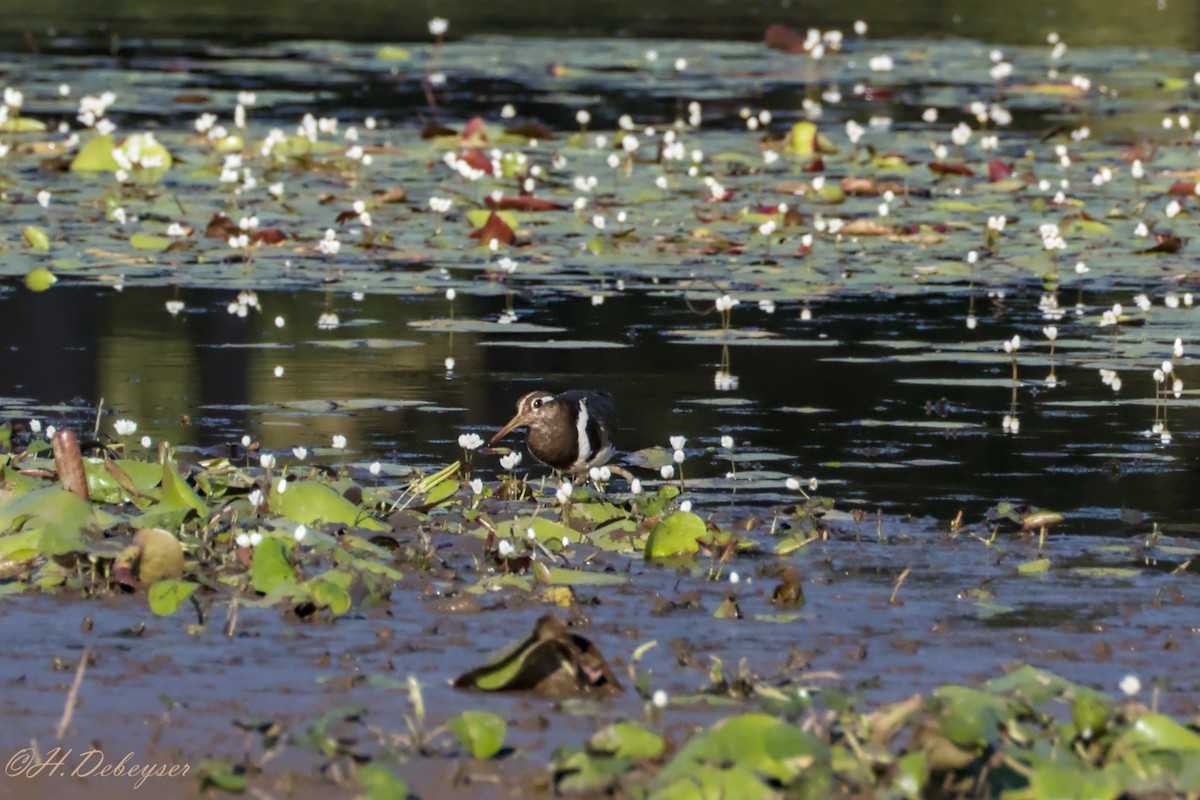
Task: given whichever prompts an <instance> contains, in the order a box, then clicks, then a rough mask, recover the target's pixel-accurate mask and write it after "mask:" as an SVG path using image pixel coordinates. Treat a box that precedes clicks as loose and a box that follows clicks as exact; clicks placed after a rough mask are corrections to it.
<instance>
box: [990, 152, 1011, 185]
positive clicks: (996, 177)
mask: <svg viewBox="0 0 1200 800" xmlns="http://www.w3.org/2000/svg"><path fill="white" fill-rule="evenodd" d="M1012 174H1013V170H1012V167H1010V166H1009V165H1008V164H1005V163H1004V162H1003V161H1001V160H1000V159H998V158H993V159H992V160H991V161H989V162H988V183H998V182H1000V181H1002V180H1004V179H1005V178H1007V177H1009V176H1011V175H1012Z"/></svg>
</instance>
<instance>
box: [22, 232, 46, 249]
mask: <svg viewBox="0 0 1200 800" xmlns="http://www.w3.org/2000/svg"><path fill="white" fill-rule="evenodd" d="M21 238H23V239H24V240H25V244H27V245H29V249H30V250H33V251H34V252H38V253H44V252H46V251H47V250H49V249H50V237H49V236H48V235H46V232H45V231H44V230H42V229H41V228H39V227H37V226H36V225H26V226H25V230H23V231H21Z"/></svg>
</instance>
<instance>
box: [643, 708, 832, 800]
mask: <svg viewBox="0 0 1200 800" xmlns="http://www.w3.org/2000/svg"><path fill="white" fill-rule="evenodd" d="M704 765H708V766H711V767H723V766H725V765H735V766H736V767H737V768H740V769H744V770H749V771H750V772H752V773H759V774H761V775H766V776H768V777H770V778H772V779H774V780H777V781H779V782H780V783H783V784H784V785H787V784H790V783H791V782H792V781H794V780H795V779H796V778H797V777H799V776H800V775H801V774H802V773H803V774H804V775H805V779H806V784H807V785H808V786H809V787H812V788H815V787H816V786H818V785H820V784H824V783H827V782H828V780H829V768H830V767H829V765H830V752H829V749H828V748H827V747H826V746H825V745H824V744H823V743H822V742H821V740H820V739H818V738H817V737H816V736H813V735H812V734H810V733H807V732H806V731H803V730H801V729H800V728H799V727H797V726H795V725H792V724H791V723H788V722H784V721H783V720H781V719H778V718H776V717H773V716H770V715H768V714H760V713H754V714H741V715H738V716H734V717H729V718H727V719H724V720H722V721H720V722H718V723H716V724H715V725H714V726H713V727H711V728H709V729H708V730H707V731H706V732H704V733H702V734H699V735H697V736H693V737H692V738H691V739H690V740H689V741H688V742H687V744H685V745H684V746H683V747H681V748H680V749H679V751H678V752H677V753H676V754H675V757H674V758H673V759H671V761H670V763H668V764H667V766H666V767H664V768H663V770H662V771H661V772H660V773H659V774H658V775H657V776H655V779H654V781H653V783H652V786H655V787H665V786H668V785H670V784H672V783H674V782H675V781H676V780H679V779H680V778H686V777H688V776H689V775H690V774H692V772H693V771H694V770H696V769H699V768H700V767H702V766H704ZM731 796H740V795H731Z"/></svg>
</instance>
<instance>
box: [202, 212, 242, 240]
mask: <svg viewBox="0 0 1200 800" xmlns="http://www.w3.org/2000/svg"><path fill="white" fill-rule="evenodd" d="M237 232H238V226H237V223H236V222H234V221H233V220H231V219H230V218H229V217H227V216H225V215H224V214H213V215H212V219H210V220H209V221H208V227H207V228H205V229H204V236H205V237H206V238H208V239H228V238H229V237H230V236H232V235H233V234H235V233H237Z"/></svg>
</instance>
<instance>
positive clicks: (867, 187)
mask: <svg viewBox="0 0 1200 800" xmlns="http://www.w3.org/2000/svg"><path fill="white" fill-rule="evenodd" d="M842 191H843V192H844V193H846V194H865V195H877V194H879V187H878V186H876V185H875V181H874V180H873V179H871V178H851V177H849V176H847V177H845V178H842Z"/></svg>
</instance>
